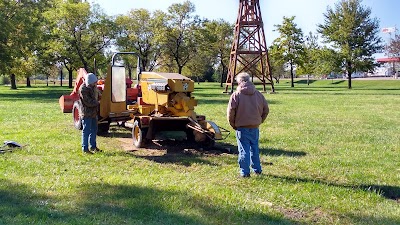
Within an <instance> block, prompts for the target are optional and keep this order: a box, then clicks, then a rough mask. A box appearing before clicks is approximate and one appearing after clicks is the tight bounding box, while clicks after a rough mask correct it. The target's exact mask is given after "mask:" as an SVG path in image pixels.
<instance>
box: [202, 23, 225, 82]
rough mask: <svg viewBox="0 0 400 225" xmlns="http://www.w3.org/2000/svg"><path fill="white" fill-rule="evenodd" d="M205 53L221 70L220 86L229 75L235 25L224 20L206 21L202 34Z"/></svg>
mask: <svg viewBox="0 0 400 225" xmlns="http://www.w3.org/2000/svg"><path fill="white" fill-rule="evenodd" d="M202 34H203V35H202V37H203V38H202V40H203V41H202V44H201V48H200V49H202V50H203V51H207V52H208V54H209V55H210V56H211V58H210V62H212V63H214V64H215V66H219V67H220V69H221V76H220V85H221V87H222V85H223V82H224V81H225V80H226V76H227V74H228V66H229V57H230V50H231V46H232V42H233V25H232V24H230V23H229V22H227V21H224V20H222V19H221V20H213V21H204V23H203V32H202Z"/></svg>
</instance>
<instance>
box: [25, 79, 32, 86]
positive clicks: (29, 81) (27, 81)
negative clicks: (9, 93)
mask: <svg viewBox="0 0 400 225" xmlns="http://www.w3.org/2000/svg"><path fill="white" fill-rule="evenodd" d="M26 86H27V87H32V86H31V79H30V78H29V77H27V78H26Z"/></svg>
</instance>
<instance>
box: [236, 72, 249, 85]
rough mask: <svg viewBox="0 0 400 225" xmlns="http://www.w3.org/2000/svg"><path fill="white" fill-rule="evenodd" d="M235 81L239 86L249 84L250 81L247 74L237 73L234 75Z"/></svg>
mask: <svg viewBox="0 0 400 225" xmlns="http://www.w3.org/2000/svg"><path fill="white" fill-rule="evenodd" d="M235 80H236V82H237V83H238V84H240V83H242V82H249V81H250V74H248V73H239V74H238V75H236V78H235Z"/></svg>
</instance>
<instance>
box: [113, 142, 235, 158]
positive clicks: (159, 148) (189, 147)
mask: <svg viewBox="0 0 400 225" xmlns="http://www.w3.org/2000/svg"><path fill="white" fill-rule="evenodd" d="M117 140H118V141H120V142H121V147H122V149H123V150H124V151H126V152H127V153H130V154H133V155H138V156H163V155H165V154H166V153H169V154H172V153H176V154H184V155H220V154H222V153H228V154H235V150H236V149H235V147H234V146H231V145H228V144H224V143H217V144H215V145H214V146H213V147H206V146H202V145H200V144H197V143H195V142H189V141H186V140H170V139H167V140H153V141H151V142H150V143H148V144H147V146H146V147H145V148H137V147H135V146H134V145H133V143H132V138H118V139H117Z"/></svg>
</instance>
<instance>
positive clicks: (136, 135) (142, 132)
mask: <svg viewBox="0 0 400 225" xmlns="http://www.w3.org/2000/svg"><path fill="white" fill-rule="evenodd" d="M147 130H148V128H140V126H139V122H138V121H135V123H134V124H133V128H132V139H133V145H134V146H135V147H137V148H143V147H144V146H146V144H147V139H146V135H147Z"/></svg>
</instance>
